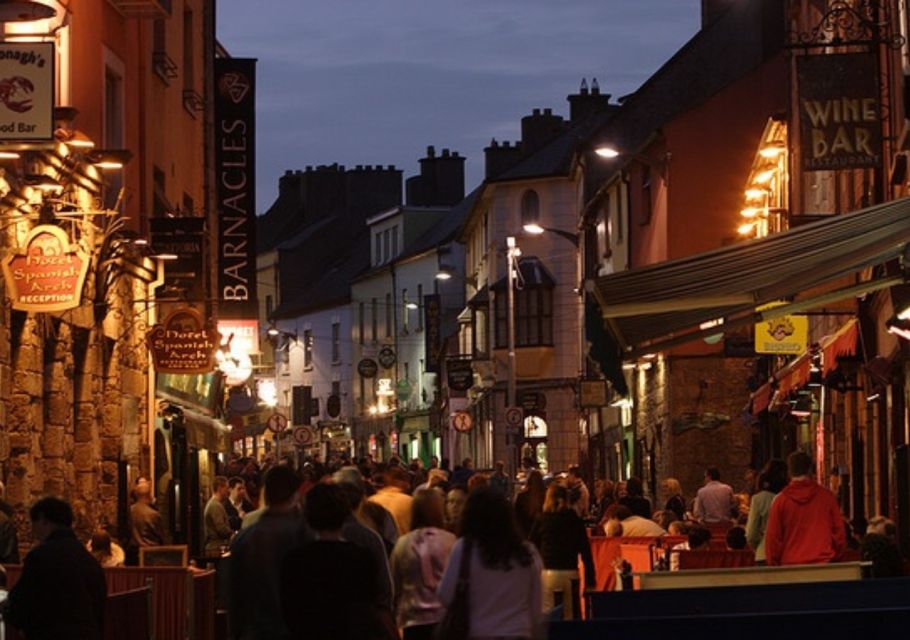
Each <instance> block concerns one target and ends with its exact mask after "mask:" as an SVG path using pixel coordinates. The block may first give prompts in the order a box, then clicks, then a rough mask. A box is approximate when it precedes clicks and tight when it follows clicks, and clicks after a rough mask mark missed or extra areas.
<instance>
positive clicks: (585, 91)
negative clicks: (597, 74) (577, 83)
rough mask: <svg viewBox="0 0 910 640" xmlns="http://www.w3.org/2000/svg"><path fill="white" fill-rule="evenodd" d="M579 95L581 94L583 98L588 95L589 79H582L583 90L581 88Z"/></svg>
mask: <svg viewBox="0 0 910 640" xmlns="http://www.w3.org/2000/svg"><path fill="white" fill-rule="evenodd" d="M578 93H580V94H581V95H583V96H586V95H588V79H587V78H582V79H581V88H579V90H578Z"/></svg>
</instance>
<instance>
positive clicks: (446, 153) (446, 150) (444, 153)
mask: <svg viewBox="0 0 910 640" xmlns="http://www.w3.org/2000/svg"><path fill="white" fill-rule="evenodd" d="M442 157H443V158H448V157H449V150H448V149H443V150H442Z"/></svg>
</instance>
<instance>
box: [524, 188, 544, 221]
mask: <svg viewBox="0 0 910 640" xmlns="http://www.w3.org/2000/svg"><path fill="white" fill-rule="evenodd" d="M531 225H535V226H538V227H539V226H541V221H540V197H538V195H537V192H536V191H534V189H528V190H527V191H525V192H524V193H523V194H522V195H521V226H522V227H523V228H524V227H528V226H531Z"/></svg>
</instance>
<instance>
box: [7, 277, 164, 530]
mask: <svg viewBox="0 0 910 640" xmlns="http://www.w3.org/2000/svg"><path fill="white" fill-rule="evenodd" d="M141 289H142V287H141V286H138V285H137V287H136V288H135V289H134V290H130V287H129V286H128V285H127V286H124V287H120V288H118V290H117V291H114V292H112V293H111V298H110V299H111V301H112V309H111V310H110V311H109V313H108V316H107V318H106V320H105V322H104V323H97V324H96V323H92V322H80V320H84V319H85V318H87V317H90V316H91V315H92V314H90V313H72V314H70V313H61V314H36V313H29V314H26V313H24V312H18V311H12V310H11V309H10V307H9V304H8V302H7V301H6V300H5V299H4V301H3V303H2V315H0V318H2V327H0V479H2V480H3V481H4V483H5V484H6V489H7V496H6V500H7V502H8V503H9V504H10V505H11V506H12V507H13V509H14V510H15V511H16V520H17V525H18V527H19V539H20V543H27V542H28V541H29V540H30V535H31V534H30V530H29V526H28V508H29V506H30V505H31V504H32V503H33V502H34V501H35V500H36V499H38V498H40V497H42V496H45V495H57V496H61V497H63V498H65V499H67V500H69V501H70V503H71V504H72V506H73V511H74V514H75V516H76V529H77V533H78V534H79V535H80V536H81V537H87V536H88V535H89V534H90V532H91V530H92V528H93V527H95V526H97V525H98V524H110V525H114V526H116V525H117V514H118V464H119V462H120V461H121V460H126V461H127V462H129V463H130V464H132V465H134V468H135V469H136V470H137V472H139V473H142V472H145V473H147V472H148V468H147V467H148V461H147V456H142V451H143V450H144V448H146V446H145V443H144V442H143V434H144V433H145V432H146V430H145V429H143V428H142V426H143V425H144V424H146V423H147V410H148V407H147V400H146V389H147V370H148V359H147V354H146V350H145V347H144V343H143V336H144V333H145V329H146V328H147V327H146V325H145V323H144V322H142V321H141V320H142V314H139V315H137V314H136V313H135V312H134V311H133V310H132V306H133V305H132V303H131V302H130V299H135V298H137V297H138V295H136V294H138V293H140V291H141ZM124 408H126V409H127V412H126V413H128V414H129V415H128V416H126V415H125V411H124ZM127 418H128V419H127Z"/></svg>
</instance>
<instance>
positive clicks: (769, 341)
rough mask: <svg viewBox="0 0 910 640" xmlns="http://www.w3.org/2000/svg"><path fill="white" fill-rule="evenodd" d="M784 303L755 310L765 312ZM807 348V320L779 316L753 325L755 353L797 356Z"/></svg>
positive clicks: (774, 303) (767, 305)
mask: <svg viewBox="0 0 910 640" xmlns="http://www.w3.org/2000/svg"><path fill="white" fill-rule="evenodd" d="M784 304H786V302H772V303H770V304H766V305H763V306H761V307H758V308H756V311H767V310H768V309H773V308H774V307H779V306H781V305H784ZM808 346H809V318H808V317H806V316H779V317H777V318H774V319H773V320H765V321H764V322H759V323H758V324H756V325H755V353H773V354H777V355H799V354H800V353H802V352H803V351H805V350H806V348H807V347H808Z"/></svg>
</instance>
